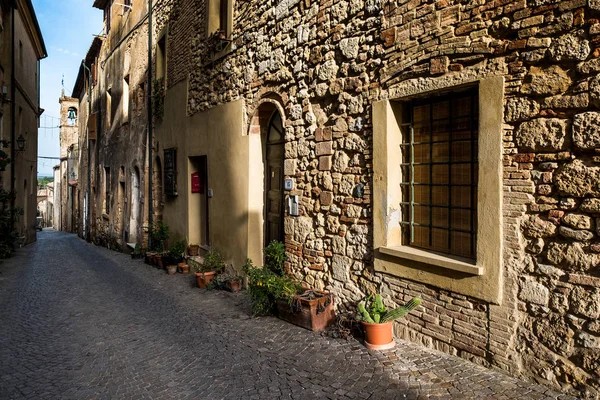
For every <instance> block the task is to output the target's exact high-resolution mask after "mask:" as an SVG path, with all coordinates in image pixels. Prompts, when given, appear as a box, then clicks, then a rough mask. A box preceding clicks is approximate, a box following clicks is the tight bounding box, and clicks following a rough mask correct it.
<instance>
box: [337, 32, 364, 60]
mask: <svg viewBox="0 0 600 400" xmlns="http://www.w3.org/2000/svg"><path fill="white" fill-rule="evenodd" d="M359 44H360V38H357V37H353V38H346V39H342V40H340V44H339V48H340V51H341V52H342V54H343V55H344V57H346V58H347V59H350V60H353V59H355V58H356V57H358V49H359Z"/></svg>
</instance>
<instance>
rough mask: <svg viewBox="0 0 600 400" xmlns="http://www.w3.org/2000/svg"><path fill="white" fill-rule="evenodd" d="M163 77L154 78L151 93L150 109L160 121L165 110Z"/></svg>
mask: <svg viewBox="0 0 600 400" xmlns="http://www.w3.org/2000/svg"><path fill="white" fill-rule="evenodd" d="M164 84H165V83H164V79H162V78H161V79H155V80H154V90H153V93H152V111H153V112H154V117H155V118H156V120H157V121H162V117H163V114H164V112H165V107H164V106H165V94H164V93H165V86H164Z"/></svg>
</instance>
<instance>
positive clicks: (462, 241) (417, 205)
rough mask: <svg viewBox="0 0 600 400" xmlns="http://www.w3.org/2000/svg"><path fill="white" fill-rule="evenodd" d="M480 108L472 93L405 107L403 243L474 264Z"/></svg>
mask: <svg viewBox="0 0 600 400" xmlns="http://www.w3.org/2000/svg"><path fill="white" fill-rule="evenodd" d="M478 108H479V107H478V98H477V92H476V91H475V90H469V91H465V92H460V93H458V92H457V93H452V94H449V95H445V96H437V97H432V98H428V99H424V100H415V101H412V102H410V103H408V104H407V105H406V108H405V111H406V112H405V113H403V115H408V117H409V118H408V121H406V122H405V123H403V124H402V134H403V140H402V144H401V150H402V158H403V159H402V162H401V164H400V168H401V170H402V182H401V183H400V185H401V188H402V202H401V204H400V205H401V209H402V221H401V222H400V224H401V226H402V236H403V244H405V245H406V244H408V245H410V246H414V247H419V248H423V249H426V250H432V251H436V252H440V253H445V254H450V255H455V256H461V257H467V258H472V259H475V257H476V251H475V250H476V241H477V235H476V233H477V175H478V164H477V139H478V129H477V127H478Z"/></svg>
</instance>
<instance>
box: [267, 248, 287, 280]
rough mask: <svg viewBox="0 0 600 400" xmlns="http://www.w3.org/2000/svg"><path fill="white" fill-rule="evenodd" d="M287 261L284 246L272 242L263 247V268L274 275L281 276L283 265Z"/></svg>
mask: <svg viewBox="0 0 600 400" xmlns="http://www.w3.org/2000/svg"><path fill="white" fill-rule="evenodd" d="M286 260H287V256H286V255H285V244H283V243H281V242H278V241H277V240H273V241H272V242H271V243H269V245H268V246H267V247H265V267H266V268H267V269H269V270H270V271H271V272H273V273H274V274H276V275H279V276H283V275H284V273H285V271H284V269H283V263H284V262H285V261H286Z"/></svg>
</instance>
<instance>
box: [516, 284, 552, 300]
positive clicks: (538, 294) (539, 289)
mask: <svg viewBox="0 0 600 400" xmlns="http://www.w3.org/2000/svg"><path fill="white" fill-rule="evenodd" d="M548 298H549V292H548V288H547V287H545V286H544V285H542V284H540V283H538V282H535V281H531V280H525V281H523V282H521V290H520V291H519V299H521V300H522V301H524V302H527V303H533V304H539V305H543V306H545V305H547V304H548Z"/></svg>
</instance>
